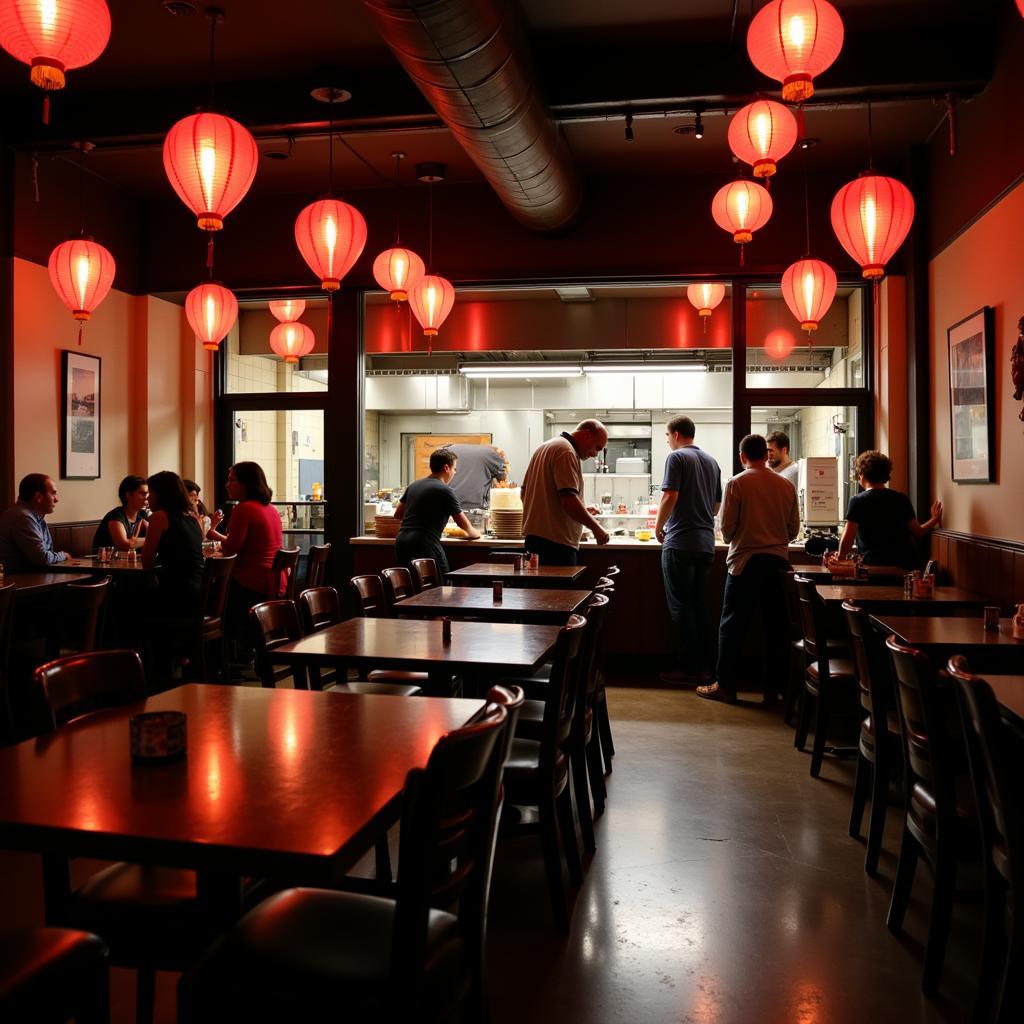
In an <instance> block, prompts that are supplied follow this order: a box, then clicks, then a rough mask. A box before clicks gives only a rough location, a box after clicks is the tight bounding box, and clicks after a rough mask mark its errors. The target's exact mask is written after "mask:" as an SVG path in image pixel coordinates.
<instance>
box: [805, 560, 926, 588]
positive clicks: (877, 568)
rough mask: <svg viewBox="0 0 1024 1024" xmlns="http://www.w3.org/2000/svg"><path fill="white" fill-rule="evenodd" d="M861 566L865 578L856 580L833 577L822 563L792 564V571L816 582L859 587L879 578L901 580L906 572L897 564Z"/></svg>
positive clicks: (830, 571) (848, 577)
mask: <svg viewBox="0 0 1024 1024" xmlns="http://www.w3.org/2000/svg"><path fill="white" fill-rule="evenodd" d="M862 568H864V569H866V570H867V579H860V580H857V579H854V578H852V577H850V576H836V577H833V575H832V570H831V569H827V568H826V567H825V566H823V565H794V566H793V572H794V573H796V575H797V576H807V577H809V578H810V579H812V580H814V581H815V582H816V583H826V582H827V583H831V582H837V583H841V584H843V585H844V586H845V585H847V584H849V585H851V586H861V587H863V586H867V585H868V584H870V583H872V582H875V583H877V582H878V581H879V580H881V579H893V580H902V579H903V577H904V576H906V574H907V572H908V570H907V569H901V568H900V567H899V566H898V565H866V566H863V567H862Z"/></svg>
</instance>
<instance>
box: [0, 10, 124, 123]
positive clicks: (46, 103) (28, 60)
mask: <svg viewBox="0 0 1024 1024" xmlns="http://www.w3.org/2000/svg"><path fill="white" fill-rule="evenodd" d="M109 40H110V10H109V8H108V7H107V5H106V3H105V2H104V0H2V2H0V46H2V47H3V48H4V49H5V50H6V51H7V52H8V53H9V54H10V55H11V56H12V57H14V58H16V59H17V60H20V61H21V62H22V63H23V64H28V65H29V68H30V69H31V70H30V71H29V78H30V80H31V81H32V83H33V85H37V86H38V87H39V88H40V89H42V90H44V93H45V94H46V95H45V96H44V100H43V123H44V124H46V123H48V122H49V119H50V97H49V93H50V92H54V91H56V90H57V89H63V88H64V84H65V81H66V72H68V71H72V70H74V69H75V68H80V67H84V66H85V65H86V64H91V63H92V62H93V61H94V60H96V58H97V57H99V55H100V54H101V53H102V52H103V51H104V50H105V49H106V46H107V42H108V41H109Z"/></svg>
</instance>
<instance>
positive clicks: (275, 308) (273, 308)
mask: <svg viewBox="0 0 1024 1024" xmlns="http://www.w3.org/2000/svg"><path fill="white" fill-rule="evenodd" d="M269 305H270V312H271V313H273V314H274V317H275V319H277V320H280V321H281V323H283V324H290V323H294V322H295V321H296V320H298V319H299V317H300V316H302V314H303V313H305V312H306V300H305V299H274V300H273V301H272V302H271V303H269Z"/></svg>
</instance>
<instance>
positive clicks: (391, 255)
mask: <svg viewBox="0 0 1024 1024" xmlns="http://www.w3.org/2000/svg"><path fill="white" fill-rule="evenodd" d="M391 155H392V156H393V157H394V158H395V244H394V245H393V246H392V247H391V248H390V249H385V250H384V251H383V252H382V253H381V254H380V255H379V256H378V257H377V258H376V259H375V260H374V261H373V277H374V280H375V281H376V282H377V284H379V285H380V286H381V288H383V289H384V290H385V291H386V292H387V293H388V294H389V295H390V296H391V301H392V302H404V301H405V300H406V299H407V298H408V297H409V289H410V288H414V287H415V286H416V285H417V284H419V282H420V280H421V279H422V278H423V275H424V274H425V273H426V272H427V268H426V267H425V266H424V265H423V260H421V259H420V258H419V256H417V255H416V253H414V252H413V251H412V250H411V249H407V248H405V247H404V246H403V245H402V244H401V232H400V230H399V229H400V223H399V205H398V185H399V181H400V178H401V168H402V160H403V159H404V158H405V154H404V153H392V154H391Z"/></svg>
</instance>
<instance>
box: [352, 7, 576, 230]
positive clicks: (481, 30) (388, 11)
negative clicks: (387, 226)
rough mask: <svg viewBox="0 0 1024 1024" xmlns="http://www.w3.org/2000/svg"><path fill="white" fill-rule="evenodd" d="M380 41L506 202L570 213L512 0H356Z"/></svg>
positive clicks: (567, 166)
mask: <svg viewBox="0 0 1024 1024" xmlns="http://www.w3.org/2000/svg"><path fill="white" fill-rule="evenodd" d="M363 4H364V6H365V7H366V8H367V10H368V11H369V12H370V15H371V17H372V18H373V20H374V22H375V24H376V26H377V29H378V31H379V32H380V34H381V37H382V38H383V40H384V42H386V43H387V45H388V46H389V47H390V48H391V50H392V52H393V53H394V55H395V57H397V58H398V61H399V63H400V64H401V65H402V67H403V68H405V70H406V72H407V73H408V75H409V77H410V78H411V79H412V81H413V82H414V83H415V85H416V86H417V87H418V88H419V90H420V92H422V93H423V95H424V97H426V99H427V101H428V102H429V103H430V105H431V106H432V107H433V108H434V110H435V111H436V112H437V115H438V117H440V118H441V120H442V121H444V123H445V124H446V125H447V126H448V128H449V129H450V130H451V132H452V134H453V135H454V136H455V138H456V139H457V140H458V142H459V144H460V145H461V146H462V148H463V149H464V150H465V151H466V153H467V155H468V156H469V157H470V159H471V160H472V161H473V162H474V163H475V164H476V166H477V167H478V168H479V170H480V172H481V174H483V176H484V177H485V178H486V179H487V181H488V182H489V183H490V185H491V187H492V188H493V189H494V190H495V192H496V193H497V194H498V197H499V198H500V199H501V201H502V202H503V203H504V204H505V206H506V207H508V210H509V212H510V213H511V214H512V215H513V216H514V217H515V218H516V220H518V221H519V223H520V224H523V225H524V226H525V227H528V228H531V229H533V230H535V231H558V230H560V229H562V228H566V227H568V226H569V224H571V223H572V221H573V219H574V218H575V216H576V214H577V213H578V212H579V209H580V206H581V204H582V201H583V185H582V181H581V179H580V175H579V173H578V171H577V169H576V166H575V164H574V162H573V160H572V157H571V155H570V153H569V150H568V147H567V146H566V144H565V142H564V141H563V139H562V138H561V136H560V135H559V132H558V128H557V126H556V125H555V123H554V122H553V121H552V120H551V118H550V116H549V115H548V111H547V109H546V107H545V105H544V102H543V100H542V98H541V96H540V95H539V94H538V92H537V90H536V88H535V85H534V83H535V81H536V76H535V75H534V72H533V68H532V65H531V60H530V57H529V53H528V47H527V43H526V39H525V36H524V34H523V32H522V30H521V27H520V23H519V21H518V13H517V9H516V8H515V6H514V4H513V3H512V0H363Z"/></svg>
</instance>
